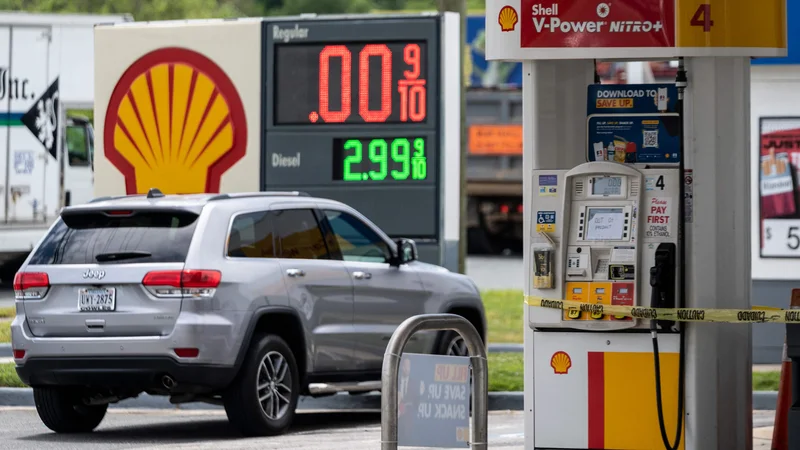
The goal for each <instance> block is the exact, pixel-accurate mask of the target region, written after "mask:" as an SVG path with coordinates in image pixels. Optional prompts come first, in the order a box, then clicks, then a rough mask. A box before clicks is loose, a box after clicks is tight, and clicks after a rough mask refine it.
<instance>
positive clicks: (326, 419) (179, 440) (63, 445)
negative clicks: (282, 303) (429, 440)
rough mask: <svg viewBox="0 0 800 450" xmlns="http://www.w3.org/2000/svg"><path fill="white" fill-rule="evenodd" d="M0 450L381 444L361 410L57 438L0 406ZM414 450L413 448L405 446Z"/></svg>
mask: <svg viewBox="0 0 800 450" xmlns="http://www.w3.org/2000/svg"><path fill="white" fill-rule="evenodd" d="M0 416H1V417H2V418H3V420H2V421H0V449H6V448H7V449H14V450H24V449H36V450H45V449H59V450H68V449H76V450H77V449H80V450H83V449H88V448H126V449H144V448H148V449H176V448H192V449H204V448H208V449H214V448H225V449H261V450H266V449H286V448H292V449H296V450H300V449H309V450H310V449H314V450H317V449H326V450H345V449H346V450H352V449H375V448H379V446H380V414H379V413H378V412H377V411H375V410H363V411H305V412H302V413H300V414H298V416H297V420H296V423H295V426H294V427H293V428H292V430H291V431H290V432H289V433H288V434H286V435H283V436H277V437H270V438H241V437H239V436H237V435H236V433H235V432H234V431H233V430H231V428H230V427H229V426H228V423H227V419H226V417H225V413H224V412H222V411H157V410H114V411H110V412H109V413H108V414H107V415H106V418H105V420H104V421H103V423H101V424H100V427H98V429H97V430H95V432H94V433H91V434H85V435H56V434H54V433H52V432H50V430H48V429H47V428H45V427H44V425H42V423H41V421H40V420H39V417H38V416H37V414H36V412H35V410H34V409H33V408H26V407H18V408H10V407H7V408H0ZM773 417H774V416H773V415H772V413H771V412H763V411H755V412H754V413H753V426H754V431H753V444H754V445H753V448H754V449H769V448H770V438H771V436H772V430H771V425H772V421H773ZM403 448H409V449H411V448H413V447H403ZM489 448H503V449H508V450H523V449H524V414H523V413H522V412H505V411H503V412H494V413H490V414H489Z"/></svg>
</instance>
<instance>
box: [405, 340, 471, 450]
mask: <svg viewBox="0 0 800 450" xmlns="http://www.w3.org/2000/svg"><path fill="white" fill-rule="evenodd" d="M470 370H471V369H470V359H469V357H463V356H439V355H421V354H416V353H403V354H402V356H401V357H400V373H399V374H398V375H399V376H398V379H397V443H398V446H401V447H436V448H469V437H470V436H469V435H470V433H469V418H470V411H469V405H470V394H471V393H472V391H471V389H472V385H471V372H470Z"/></svg>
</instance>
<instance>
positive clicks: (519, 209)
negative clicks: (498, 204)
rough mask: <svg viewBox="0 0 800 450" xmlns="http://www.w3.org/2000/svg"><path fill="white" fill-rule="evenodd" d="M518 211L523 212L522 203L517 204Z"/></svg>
mask: <svg viewBox="0 0 800 450" xmlns="http://www.w3.org/2000/svg"><path fill="white" fill-rule="evenodd" d="M517 212H518V213H519V214H522V204H521V203H520V204H519V205H517Z"/></svg>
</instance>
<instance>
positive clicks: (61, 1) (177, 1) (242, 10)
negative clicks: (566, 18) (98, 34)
mask: <svg viewBox="0 0 800 450" xmlns="http://www.w3.org/2000/svg"><path fill="white" fill-rule="evenodd" d="M480 1H481V2H482V1H483V0H480ZM405 8H409V9H416V10H419V9H427V10H432V9H435V8H436V0H0V10H5V11H27V12H42V13H92V14H131V15H132V16H133V18H134V20H136V21H147V20H174V19H200V18H213V17H220V18H224V17H245V16H269V15H295V14H303V13H317V14H339V13H367V12H370V11H372V10H375V9H378V10H403V9H405Z"/></svg>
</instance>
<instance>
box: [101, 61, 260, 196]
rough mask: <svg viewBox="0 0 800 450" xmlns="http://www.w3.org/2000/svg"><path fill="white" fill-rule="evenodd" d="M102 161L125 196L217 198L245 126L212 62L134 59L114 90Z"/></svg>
mask: <svg viewBox="0 0 800 450" xmlns="http://www.w3.org/2000/svg"><path fill="white" fill-rule="evenodd" d="M103 134H104V135H103V143H104V146H103V147H104V152H105V155H106V158H108V160H109V161H110V162H111V164H113V165H114V167H116V168H117V169H118V170H119V171H120V172H122V174H123V175H124V177H125V190H126V191H127V193H128V194H141V193H145V192H147V191H148V190H149V189H150V188H154V187H156V188H159V189H160V190H161V191H162V192H164V193H165V194H179V193H180V194H190V193H199V192H219V185H220V179H221V178H222V175H223V174H224V173H225V172H226V171H227V170H228V169H230V168H231V166H233V165H234V164H235V163H236V162H237V161H239V160H240V159H242V158H243V157H244V155H245V152H246V146H247V122H246V117H245V113H244V107H243V105H242V101H241V98H240V97H239V94H238V92H237V91H236V87H235V86H234V85H233V82H231V80H230V78H228V76H227V75H226V74H225V72H224V71H223V70H222V69H221V68H220V67H219V66H217V65H216V64H215V63H214V62H213V61H211V60H210V59H208V58H207V57H205V56H203V55H201V54H200V53H197V52H195V51H192V50H188V49H184V48H162V49H158V50H154V51H152V52H150V53H147V54H146V55H144V56H142V57H141V58H139V59H138V60H136V61H135V62H134V63H133V64H131V66H130V67H129V68H128V69H127V70H126V71H125V73H123V75H122V77H121V78H120V79H119V81H118V82H117V85H116V86H115V87H114V91H113V93H112V94H111V100H110V101H109V104H108V110H107V111H106V117H105V129H104V133H103Z"/></svg>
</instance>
